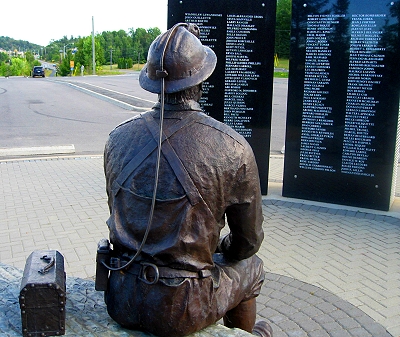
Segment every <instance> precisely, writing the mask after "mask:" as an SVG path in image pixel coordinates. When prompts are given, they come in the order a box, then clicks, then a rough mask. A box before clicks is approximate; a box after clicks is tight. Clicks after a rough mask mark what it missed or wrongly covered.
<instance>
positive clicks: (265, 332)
mask: <svg viewBox="0 0 400 337" xmlns="http://www.w3.org/2000/svg"><path fill="white" fill-rule="evenodd" d="M252 334H253V335H256V336H260V337H272V328H271V326H270V325H269V324H268V323H267V322H266V321H258V322H257V323H256V324H255V325H254V328H253V331H252Z"/></svg>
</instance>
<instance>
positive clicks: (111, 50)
mask: <svg viewBox="0 0 400 337" xmlns="http://www.w3.org/2000/svg"><path fill="white" fill-rule="evenodd" d="M112 52H113V49H112V48H110V70H112Z"/></svg>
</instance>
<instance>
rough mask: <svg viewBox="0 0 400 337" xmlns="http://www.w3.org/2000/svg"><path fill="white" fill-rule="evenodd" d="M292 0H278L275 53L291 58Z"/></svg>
mask: <svg viewBox="0 0 400 337" xmlns="http://www.w3.org/2000/svg"><path fill="white" fill-rule="evenodd" d="M291 16H292V0H278V3H277V7H276V28H275V53H276V54H278V56H279V57H282V58H289V51H290V25H291Z"/></svg>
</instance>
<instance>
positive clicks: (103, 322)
mask: <svg viewBox="0 0 400 337" xmlns="http://www.w3.org/2000/svg"><path fill="white" fill-rule="evenodd" d="M21 279H22V271H21V270H19V269H16V268H14V267H11V266H7V265H4V264H2V263H0V312H1V313H2V315H0V336H7V337H14V336H15V337H20V336H21V335H22V331H21V326H22V325H21V311H20V308H19V302H18V296H19V292H20V285H21ZM3 313H4V314H3ZM65 336H90V337H95V336H96V337H97V336H99V337H114V336H115V337H117V336H118V337H128V336H133V337H145V336H146V337H148V336H151V335H150V334H147V333H144V332H140V331H132V330H127V329H123V328H122V327H121V326H119V325H118V324H117V323H116V322H114V321H113V320H112V319H111V318H110V316H109V315H108V314H107V310H106V306H105V304H104V300H103V292H98V291H95V290H94V282H93V281H92V280H83V279H79V278H69V277H68V275H67V302H66V331H65ZM190 336H193V337H211V336H218V337H249V336H252V335H251V334H249V333H248V332H246V331H243V330H240V329H229V328H227V327H225V326H223V325H220V324H215V325H212V326H209V327H208V328H206V329H203V330H201V331H199V332H196V333H194V334H192V335H190Z"/></svg>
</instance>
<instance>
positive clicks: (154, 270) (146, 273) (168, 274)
mask: <svg viewBox="0 0 400 337" xmlns="http://www.w3.org/2000/svg"><path fill="white" fill-rule="evenodd" d="M126 272H127V273H129V274H132V275H135V276H138V278H139V279H140V280H142V281H143V282H145V283H147V284H155V283H157V282H158V280H159V279H160V278H167V279H168V278H206V277H210V276H211V270H208V269H203V270H199V271H190V270H184V269H175V268H170V267H165V266H156V265H155V264H153V263H148V262H144V261H141V262H137V263H133V264H132V265H131V266H130V267H129V268H128V270H126Z"/></svg>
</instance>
